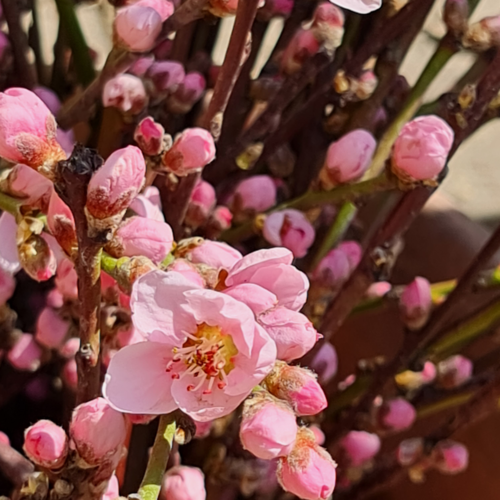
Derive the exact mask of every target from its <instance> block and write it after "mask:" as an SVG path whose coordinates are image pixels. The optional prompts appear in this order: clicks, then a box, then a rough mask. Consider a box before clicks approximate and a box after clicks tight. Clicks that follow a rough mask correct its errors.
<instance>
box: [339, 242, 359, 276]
mask: <svg viewBox="0 0 500 500" xmlns="http://www.w3.org/2000/svg"><path fill="white" fill-rule="evenodd" d="M337 248H338V249H339V250H341V251H342V252H344V253H345V255H346V256H347V260H348V261H349V266H350V268H351V272H352V271H354V269H356V267H358V264H359V262H360V261H361V256H362V255H363V250H362V249H361V245H360V244H359V243H358V242H357V241H354V240H347V241H343V242H342V243H340V244H339V246H338V247H337Z"/></svg>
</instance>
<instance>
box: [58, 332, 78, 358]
mask: <svg viewBox="0 0 500 500" xmlns="http://www.w3.org/2000/svg"><path fill="white" fill-rule="evenodd" d="M78 349H80V339H79V338H77V337H71V338H70V339H68V340H66V342H65V343H64V344H63V345H62V346H61V347H60V348H59V354H60V355H61V356H62V357H63V358H73V357H74V356H75V355H76V353H77V352H78Z"/></svg>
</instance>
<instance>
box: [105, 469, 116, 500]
mask: <svg viewBox="0 0 500 500" xmlns="http://www.w3.org/2000/svg"><path fill="white" fill-rule="evenodd" d="M119 496H120V485H119V483H118V478H117V477H116V476H115V475H114V474H113V475H112V476H111V478H110V480H109V481H108V485H107V486H106V491H105V492H104V493H103V494H102V496H101V500H116V499H117V498H118V497H119Z"/></svg>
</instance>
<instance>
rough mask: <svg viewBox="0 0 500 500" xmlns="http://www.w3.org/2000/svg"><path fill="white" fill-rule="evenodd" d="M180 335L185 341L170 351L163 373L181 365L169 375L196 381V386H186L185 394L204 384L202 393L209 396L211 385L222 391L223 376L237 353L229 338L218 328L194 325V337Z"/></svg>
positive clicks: (225, 380) (225, 376) (174, 377)
mask: <svg viewBox="0 0 500 500" xmlns="http://www.w3.org/2000/svg"><path fill="white" fill-rule="evenodd" d="M184 333H185V335H186V336H187V340H186V342H184V344H183V345H182V347H180V348H179V347H174V348H173V350H172V352H173V354H174V356H173V358H172V360H171V361H169V363H168V364H167V368H166V371H167V372H171V371H173V370H174V366H175V365H177V366H179V365H178V363H179V362H181V366H182V365H184V366H182V368H181V369H179V370H176V371H175V372H174V373H172V378H173V379H182V378H183V377H185V376H186V375H192V376H193V377H195V378H197V377H199V378H200V380H199V382H198V384H197V385H196V386H195V385H193V384H190V385H188V386H187V390H188V391H197V390H199V389H201V388H202V387H203V386H205V385H206V387H205V389H204V390H203V394H211V392H212V387H213V385H214V383H217V387H218V388H219V389H223V388H224V387H225V386H226V385H227V375H228V374H229V372H230V371H231V370H232V369H233V368H234V364H233V358H234V356H236V354H238V349H237V348H236V346H235V345H234V342H233V339H232V338H231V336H230V335H225V334H223V333H222V331H221V329H220V328H219V327H218V326H210V325H207V324H206V323H202V324H201V325H198V328H197V330H196V332H195V333H194V334H190V333H187V332H184ZM181 372H182V373H181Z"/></svg>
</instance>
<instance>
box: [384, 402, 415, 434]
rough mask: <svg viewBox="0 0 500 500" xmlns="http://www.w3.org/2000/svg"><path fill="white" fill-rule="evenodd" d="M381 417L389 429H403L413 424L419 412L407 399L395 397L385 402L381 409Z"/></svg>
mask: <svg viewBox="0 0 500 500" xmlns="http://www.w3.org/2000/svg"><path fill="white" fill-rule="evenodd" d="M380 418H381V422H382V424H383V426H384V427H386V428H387V429H390V430H393V431H403V430H405V429H408V428H409V427H411V426H412V425H413V422H415V419H416V418H417V412H416V410H415V407H414V406H413V405H412V404H411V403H409V402H408V401H407V400H406V399H404V398H394V399H391V400H389V401H387V402H385V403H384V405H383V406H382V408H381V410H380Z"/></svg>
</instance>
